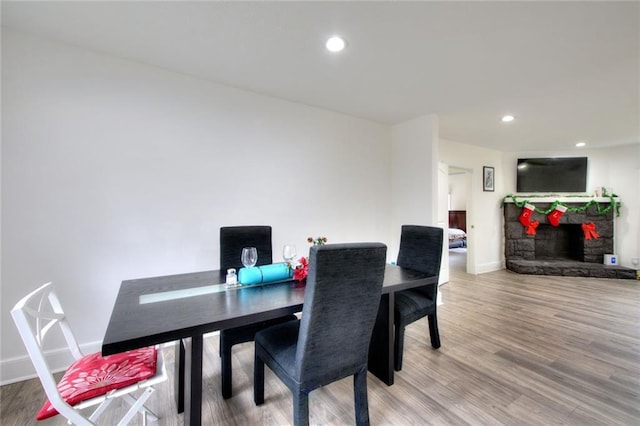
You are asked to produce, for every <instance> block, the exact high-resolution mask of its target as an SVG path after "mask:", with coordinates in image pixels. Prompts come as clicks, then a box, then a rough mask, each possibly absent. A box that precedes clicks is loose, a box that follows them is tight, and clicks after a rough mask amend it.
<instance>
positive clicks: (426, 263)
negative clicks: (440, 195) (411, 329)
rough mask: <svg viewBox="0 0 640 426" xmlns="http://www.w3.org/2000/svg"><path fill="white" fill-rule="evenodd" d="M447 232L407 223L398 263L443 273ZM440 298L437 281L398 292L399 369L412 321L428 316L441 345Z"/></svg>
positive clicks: (431, 330)
mask: <svg viewBox="0 0 640 426" xmlns="http://www.w3.org/2000/svg"><path fill="white" fill-rule="evenodd" d="M443 232H444V231H443V230H442V228H437V227H433V226H418V225H403V226H402V232H401V235H400V251H399V252H398V260H397V265H398V266H401V267H403V268H408V269H413V270H416V271H420V272H426V273H428V274H429V275H433V276H439V275H440V263H441V260H442V239H443ZM437 298H438V284H437V283H436V284H430V285H426V286H423V287H417V288H412V289H409V290H403V291H399V292H397V293H395V305H394V317H395V318H394V324H395V341H394V354H393V357H394V369H395V370H396V371H400V370H401V369H402V353H403V350H404V330H405V327H406V326H407V325H409V324H411V323H412V322H414V321H417V320H419V319H420V318H424V317H428V320H429V334H430V336H431V346H432V347H433V348H435V349H437V348H439V347H440V333H439V331H438V318H437V316H436V305H437V303H436V302H437Z"/></svg>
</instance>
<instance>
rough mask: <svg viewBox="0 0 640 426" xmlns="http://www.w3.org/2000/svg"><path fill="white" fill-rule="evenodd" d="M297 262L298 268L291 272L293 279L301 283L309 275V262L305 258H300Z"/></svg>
mask: <svg viewBox="0 0 640 426" xmlns="http://www.w3.org/2000/svg"><path fill="white" fill-rule="evenodd" d="M298 262H299V264H298V266H296V268H295V269H294V270H293V279H295V280H298V281H302V280H304V279H306V278H307V274H308V273H309V261H308V260H307V258H306V257H301V258H300V260H299V261H298Z"/></svg>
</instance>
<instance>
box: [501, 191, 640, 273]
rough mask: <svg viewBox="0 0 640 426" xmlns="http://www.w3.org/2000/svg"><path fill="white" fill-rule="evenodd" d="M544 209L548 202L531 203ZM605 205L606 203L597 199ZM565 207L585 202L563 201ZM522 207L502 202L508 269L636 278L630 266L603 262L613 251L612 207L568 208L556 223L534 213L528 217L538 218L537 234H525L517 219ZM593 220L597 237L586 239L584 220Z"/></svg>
mask: <svg viewBox="0 0 640 426" xmlns="http://www.w3.org/2000/svg"><path fill="white" fill-rule="evenodd" d="M533 204H534V205H535V206H536V208H538V209H539V210H542V211H546V210H548V209H549V208H550V207H551V203H550V202H545V203H535V202H534V203H533ZM600 204H601V207H602V208H604V207H606V206H607V205H608V203H604V202H603V203H600ZM566 205H567V206H568V207H580V206H584V203H575V204H573V203H566ZM521 213H522V207H518V206H517V205H515V203H513V202H505V203H504V218H505V223H504V229H505V259H506V266H507V269H509V270H511V271H514V272H518V273H521V274H534V275H560V276H574V277H597V278H630V279H635V278H636V272H635V270H633V269H630V268H625V267H621V266H607V265H604V264H603V263H604V255H605V254H608V253H614V251H613V247H614V246H613V225H614V223H613V214H614V212H613V209H610V210H609V211H608V212H607V213H605V214H600V213H598V211H597V209H596V206H595V205H591V206H589V207H588V208H586V209H585V210H583V211H577V212H567V213H566V214H564V215H563V216H562V217H561V218H560V225H559V226H552V225H550V224H549V222H548V220H547V218H546V217H545V216H544V215H542V214H539V213H533V215H532V217H531V218H530V220H531V221H536V220H537V221H538V222H539V225H538V227H537V228H536V235H527V234H526V233H525V227H524V226H522V224H521V223H520V221H519V217H520V214H521ZM589 222H593V223H594V224H595V226H596V232H597V233H598V234H599V236H600V238H597V239H591V240H587V239H585V237H584V232H583V230H582V224H583V223H589Z"/></svg>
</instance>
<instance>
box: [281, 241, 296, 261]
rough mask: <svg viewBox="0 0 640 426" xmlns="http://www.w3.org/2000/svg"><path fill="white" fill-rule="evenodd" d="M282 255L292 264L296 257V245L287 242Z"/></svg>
mask: <svg viewBox="0 0 640 426" xmlns="http://www.w3.org/2000/svg"><path fill="white" fill-rule="evenodd" d="M282 257H283V258H284V261H285V262H286V263H287V264H289V265H291V262H292V261H293V259H294V258H295V257H296V246H294V245H293V244H285V246H284V248H283V249H282Z"/></svg>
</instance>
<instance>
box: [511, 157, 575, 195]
mask: <svg viewBox="0 0 640 426" xmlns="http://www.w3.org/2000/svg"><path fill="white" fill-rule="evenodd" d="M516 187H517V192H586V191H587V157H563V158H519V159H518V173H517V181H516Z"/></svg>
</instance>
